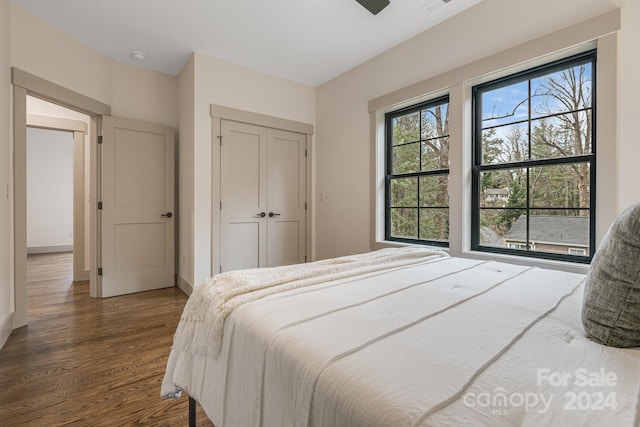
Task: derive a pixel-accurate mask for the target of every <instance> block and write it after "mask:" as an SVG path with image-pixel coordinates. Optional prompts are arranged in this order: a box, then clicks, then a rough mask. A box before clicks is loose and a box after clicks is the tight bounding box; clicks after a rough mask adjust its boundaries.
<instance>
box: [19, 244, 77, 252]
mask: <svg viewBox="0 0 640 427" xmlns="http://www.w3.org/2000/svg"><path fill="white" fill-rule="evenodd" d="M54 252H73V245H53V246H33V247H31V248H27V254H49V253H54Z"/></svg>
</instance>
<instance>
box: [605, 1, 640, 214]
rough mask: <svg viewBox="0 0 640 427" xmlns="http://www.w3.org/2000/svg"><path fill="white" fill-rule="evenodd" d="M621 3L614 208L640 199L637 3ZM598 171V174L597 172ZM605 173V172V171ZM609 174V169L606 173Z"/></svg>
mask: <svg viewBox="0 0 640 427" xmlns="http://www.w3.org/2000/svg"><path fill="white" fill-rule="evenodd" d="M617 2H618V3H620V4H621V5H622V31H620V34H619V49H618V55H619V76H618V79H619V85H620V89H619V91H618V106H619V107H618V108H619V111H620V113H619V126H618V129H619V130H618V137H619V149H618V157H619V159H618V166H619V167H618V177H619V179H618V182H619V183H620V184H619V185H620V187H619V195H618V197H619V206H618V210H620V209H622V208H624V207H627V206H629V205H631V204H633V203H638V202H640V185H638V182H640V173H638V161H639V160H640V136H639V135H638V123H639V121H640V107H639V106H638V105H639V104H638V96H639V95H640V78H639V74H638V70H640V55H638V44H639V43H640V2H638V1H637V0H618V1H617ZM598 173H601V172H600V171H599V172H598ZM605 173H606V172H605ZM609 173H611V171H610V172H609Z"/></svg>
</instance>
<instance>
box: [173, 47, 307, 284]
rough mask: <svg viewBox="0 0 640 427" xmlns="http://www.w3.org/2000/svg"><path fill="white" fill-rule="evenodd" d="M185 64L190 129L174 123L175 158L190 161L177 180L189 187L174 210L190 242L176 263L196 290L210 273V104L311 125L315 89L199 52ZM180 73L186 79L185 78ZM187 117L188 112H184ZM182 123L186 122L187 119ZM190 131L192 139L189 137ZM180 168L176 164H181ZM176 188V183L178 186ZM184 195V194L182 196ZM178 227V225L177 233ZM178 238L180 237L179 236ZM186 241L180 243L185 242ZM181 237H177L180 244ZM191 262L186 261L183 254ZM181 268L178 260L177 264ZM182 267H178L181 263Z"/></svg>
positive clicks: (184, 77)
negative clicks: (184, 218)
mask: <svg viewBox="0 0 640 427" xmlns="http://www.w3.org/2000/svg"><path fill="white" fill-rule="evenodd" d="M190 67H191V65H189V66H188V67H187V68H185V70H183V74H182V75H181V79H182V81H184V87H182V86H181V91H182V89H185V90H186V91H187V92H188V91H189V90H190V79H191V73H193V88H194V91H195V95H194V98H193V122H192V123H188V124H185V125H186V126H191V127H192V129H193V130H192V131H191V130H187V129H185V127H184V126H183V120H182V117H181V119H180V134H181V139H180V143H181V144H186V145H185V146H183V147H181V149H180V150H181V151H180V153H181V156H182V155H187V156H193V160H191V159H184V158H183V159H182V160H181V162H186V163H185V165H189V166H192V167H191V168H185V169H181V170H180V172H179V173H180V181H181V182H182V181H184V182H185V183H187V184H186V185H187V186H188V185H189V183H191V182H193V186H192V187H191V189H192V191H193V196H192V197H193V199H189V197H191V194H182V195H181V196H180V200H181V201H180V208H181V211H182V212H183V215H184V214H186V215H191V218H190V220H192V221H193V223H192V224H191V225H190V227H191V229H192V234H191V235H192V236H193V237H192V241H191V242H188V243H190V245H191V246H190V248H184V247H181V248H180V255H179V257H180V259H181V260H182V257H184V259H185V263H186V265H187V266H189V265H193V273H192V275H191V276H190V275H189V273H191V272H190V271H187V272H185V275H184V278H185V280H187V281H189V282H190V283H189V284H190V285H197V284H198V283H200V282H202V281H203V280H204V278H205V277H208V276H210V275H211V274H212V271H211V255H212V254H211V250H212V249H211V247H212V239H216V236H213V237H212V226H211V222H212V214H213V211H212V206H211V195H212V190H213V185H214V183H213V182H212V180H213V179H215V177H216V173H217V170H216V169H215V167H214V166H213V165H212V160H211V159H212V151H211V144H212V138H213V136H212V119H211V115H210V105H211V104H217V105H223V106H225V107H231V108H236V109H240V110H246V111H251V112H255V113H260V114H266V115H270V116H276V117H280V118H284V119H289V120H295V121H299V122H304V123H310V124H314V123H315V88H313V87H310V86H305V85H301V84H299V83H294V82H291V81H288V80H285V79H281V78H279V77H274V76H271V75H269V74H265V73H262V72H259V71H255V70H251V69H248V68H245V67H241V66H239V65H236V64H232V63H229V62H226V61H222V60H220V59H217V58H213V57H211V56H208V55H204V54H202V53H197V52H196V53H195V54H194V56H193V71H191V68H190ZM185 73H186V74H187V75H185ZM182 96H184V97H185V98H184V99H185V102H187V103H190V102H191V99H190V96H189V95H188V94H182V93H181V97H182ZM185 114H186V115H188V116H190V115H191V112H190V111H186V112H185ZM186 121H189V122H190V117H188V119H187V120H186ZM191 132H193V135H191V134H190V133H191ZM181 164H182V163H181ZM181 188H182V184H181ZM188 191H189V190H187V191H186V192H188ZM182 228H183V227H182V226H181V229H182ZM183 237H184V236H183ZM185 239H186V238H185ZM182 240H183V238H182V237H181V241H182ZM190 249H191V251H192V254H191V255H192V256H193V258H192V259H189V255H190V254H189V250H190ZM181 263H182V261H181ZM181 265H182V264H181Z"/></svg>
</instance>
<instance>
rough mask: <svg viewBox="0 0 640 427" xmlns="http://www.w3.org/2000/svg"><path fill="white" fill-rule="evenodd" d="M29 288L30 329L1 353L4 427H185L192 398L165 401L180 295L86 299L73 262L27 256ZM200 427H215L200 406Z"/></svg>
mask: <svg viewBox="0 0 640 427" xmlns="http://www.w3.org/2000/svg"><path fill="white" fill-rule="evenodd" d="M27 280H28V282H29V283H28V287H27V294H28V301H29V307H28V321H29V325H28V326H26V327H23V328H20V329H18V330H15V331H13V333H12V334H11V336H10V337H9V339H8V340H7V343H6V344H5V346H4V347H3V348H2V350H0V420H1V421H0V424H1V425H7V426H38V427H39V426H47V427H48V426H154V427H155V426H186V425H188V419H187V418H188V401H187V396H182V397H181V398H180V399H167V400H163V399H161V398H160V384H161V381H162V376H163V374H164V369H165V367H166V363H167V357H168V356H169V351H170V348H171V344H172V341H173V334H174V332H175V329H176V327H177V325H178V321H179V320H180V314H181V313H182V309H183V308H184V304H185V303H186V300H187V298H186V296H185V295H184V294H183V293H182V292H181V291H180V290H179V289H178V288H167V289H161V290H157V291H149V292H144V293H140V294H134V295H125V296H121V297H114V298H107V299H95V298H90V297H89V284H88V282H76V283H74V282H72V258H71V254H70V253H66V254H38V255H29V259H28V273H27ZM197 418H198V425H199V426H213V424H212V423H211V422H210V421H209V420H208V419H207V417H206V415H205V414H204V412H203V411H202V409H201V408H200V407H199V406H198V415H197Z"/></svg>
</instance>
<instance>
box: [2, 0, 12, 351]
mask: <svg viewBox="0 0 640 427" xmlns="http://www.w3.org/2000/svg"><path fill="white" fill-rule="evenodd" d="M9 11H10V6H9V0H0V347H2V345H3V344H4V342H5V341H6V339H7V338H8V337H9V333H10V332H11V330H12V329H13V321H12V313H13V277H12V276H11V269H10V263H11V234H12V232H11V220H10V198H11V194H9V197H5V189H6V188H7V186H9V183H10V182H11V149H10V148H11V138H10V117H11V114H10V111H11V108H10V107H11V102H12V101H11V99H12V98H11V90H10V87H11V86H10V83H11V77H10V67H9V46H10V44H9V35H10V32H9V29H10V25H9V16H10V13H9Z"/></svg>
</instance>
